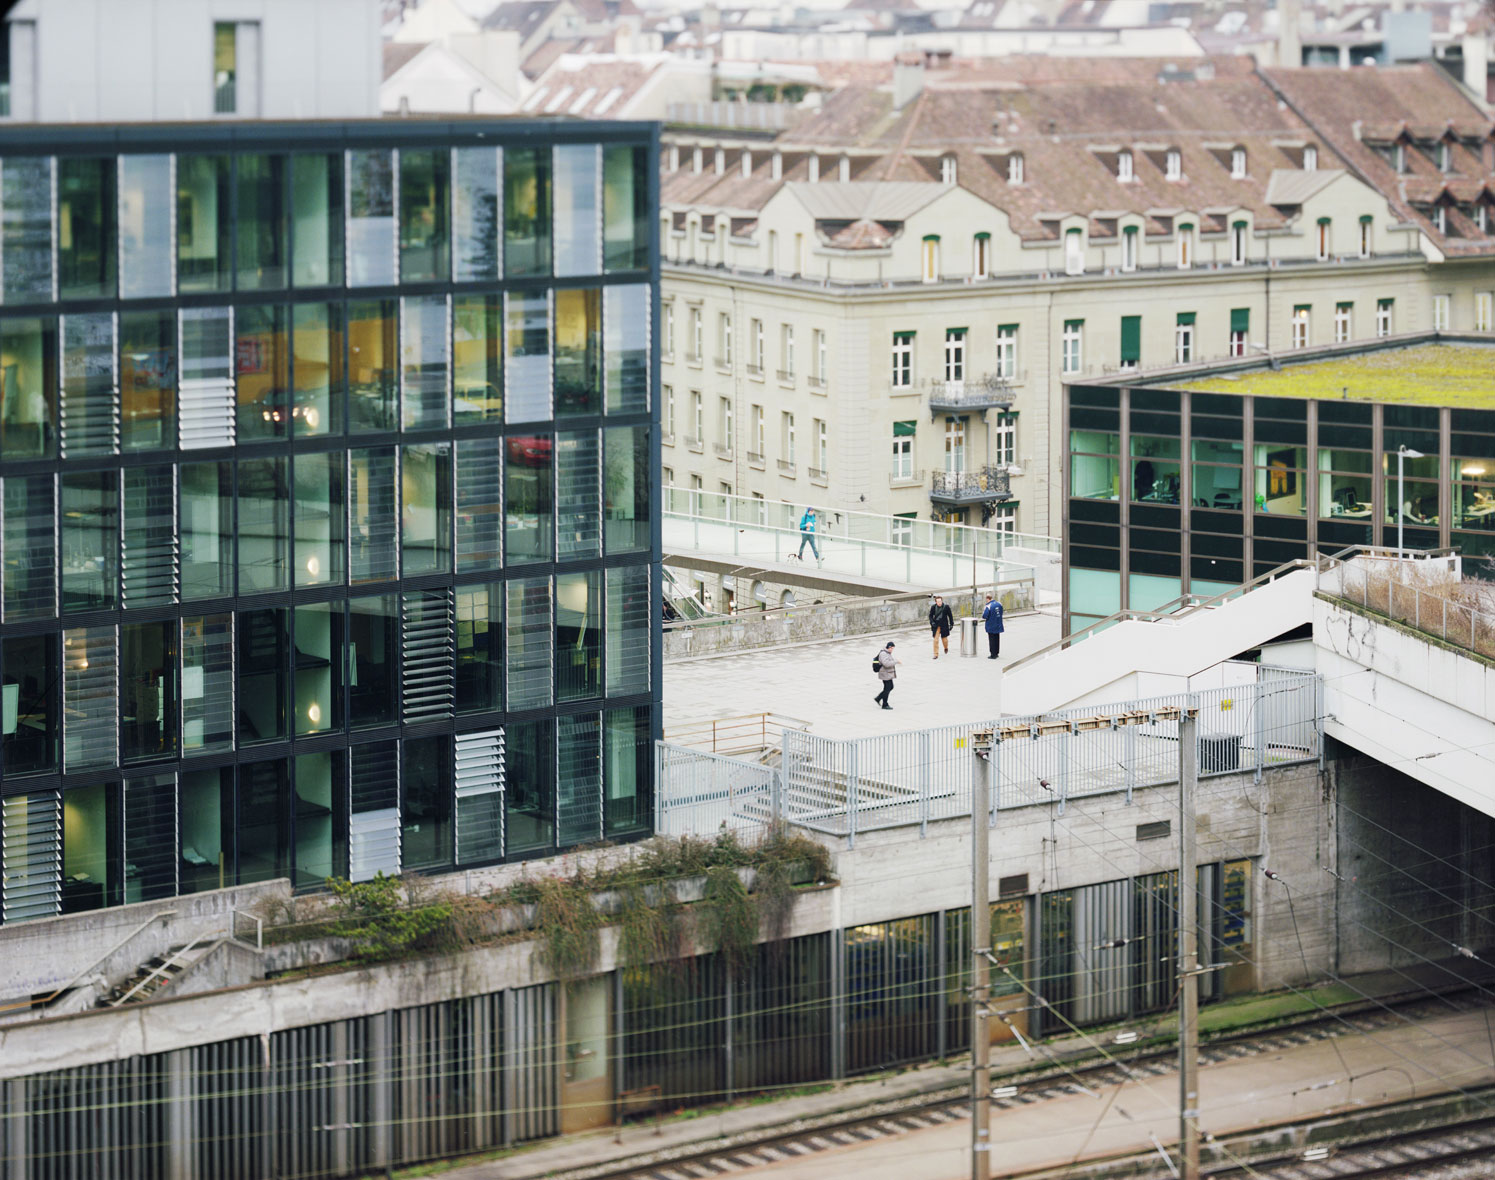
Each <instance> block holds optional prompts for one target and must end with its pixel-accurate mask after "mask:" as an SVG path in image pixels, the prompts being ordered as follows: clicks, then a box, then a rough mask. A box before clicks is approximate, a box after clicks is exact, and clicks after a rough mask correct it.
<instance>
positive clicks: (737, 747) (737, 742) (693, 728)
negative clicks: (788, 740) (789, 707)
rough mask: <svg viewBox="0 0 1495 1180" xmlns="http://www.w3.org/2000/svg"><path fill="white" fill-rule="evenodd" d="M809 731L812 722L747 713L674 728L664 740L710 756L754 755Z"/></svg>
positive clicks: (671, 728)
mask: <svg viewBox="0 0 1495 1180" xmlns="http://www.w3.org/2000/svg"><path fill="white" fill-rule="evenodd" d="M809 728H810V723H809V722H808V721H802V720H801V719H800V718H798V717H789V716H786V715H785V714H783V713H743V714H741V715H739V716H736V717H718V718H715V719H713V720H711V721H696V722H689V721H688V722H685V723H684V724H682V725H672V726H670V727H669V728H667V729H666V730H665V731H664V740H665V741H666V742H669V743H670V744H672V745H676V746H689V747H690V748H691V749H694V750H704V751H706V752H707V753H710V754H752V753H756V752H757V751H759V750H766V749H768V748H769V747H771V746H776V745H778V743H779V739H780V737H781V735H782V734H783V733H784V732H785V731H787V730H791V729H809Z"/></svg>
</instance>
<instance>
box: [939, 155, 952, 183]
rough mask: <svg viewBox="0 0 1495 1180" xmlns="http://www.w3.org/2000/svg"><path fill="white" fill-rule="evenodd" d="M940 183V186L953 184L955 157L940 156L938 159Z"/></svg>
mask: <svg viewBox="0 0 1495 1180" xmlns="http://www.w3.org/2000/svg"><path fill="white" fill-rule="evenodd" d="M940 183H941V184H954V183H955V157H954V156H941V157H940Z"/></svg>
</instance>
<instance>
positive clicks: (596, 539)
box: [555, 430, 602, 561]
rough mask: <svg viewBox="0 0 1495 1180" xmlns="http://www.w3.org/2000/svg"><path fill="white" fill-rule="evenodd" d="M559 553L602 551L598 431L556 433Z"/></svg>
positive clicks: (587, 554)
mask: <svg viewBox="0 0 1495 1180" xmlns="http://www.w3.org/2000/svg"><path fill="white" fill-rule="evenodd" d="M555 441H556V553H557V555H558V556H559V558H560V559H561V560H562V561H565V560H567V559H569V558H573V557H599V556H601V554H602V525H601V517H602V497H601V487H600V484H601V480H600V476H601V470H600V468H601V455H600V450H601V448H600V445H599V439H598V435H597V431H595V430H578V431H574V432H572V431H567V432H565V433H562V434H557V435H556V440H555Z"/></svg>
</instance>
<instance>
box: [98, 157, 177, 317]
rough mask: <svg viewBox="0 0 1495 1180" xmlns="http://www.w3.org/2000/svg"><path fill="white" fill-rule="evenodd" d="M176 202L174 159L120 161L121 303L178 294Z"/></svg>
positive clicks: (148, 158) (123, 158)
mask: <svg viewBox="0 0 1495 1180" xmlns="http://www.w3.org/2000/svg"><path fill="white" fill-rule="evenodd" d="M172 198H173V194H172V191H171V157H170V156H168V155H158V156H133V155H132V156H120V157H119V296H120V298H121V299H148V298H150V297H151V296H156V295H170V294H172V290H171V270H172V266H171V259H172V241H171V209H172ZM105 213H106V216H107V213H108V211H107V210H106V211H105Z"/></svg>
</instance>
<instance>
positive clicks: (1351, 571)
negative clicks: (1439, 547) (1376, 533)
mask: <svg viewBox="0 0 1495 1180" xmlns="http://www.w3.org/2000/svg"><path fill="white" fill-rule="evenodd" d="M1317 585H1318V589H1319V590H1320V591H1321V592H1322V593H1324V594H1329V595H1332V596H1333V597H1335V598H1342V599H1344V600H1345V601H1346V602H1352V603H1358V604H1359V605H1360V606H1362V607H1364V608H1365V609H1366V610H1370V611H1374V612H1376V613H1377V614H1381V615H1386V616H1387V617H1388V618H1391V619H1395V620H1396V621H1397V622H1399V623H1405V624H1406V625H1407V626H1409V627H1412V628H1413V629H1414V630H1417V631H1421V632H1423V633H1424V634H1426V635H1435V636H1437V637H1438V638H1439V639H1441V640H1443V642H1444V643H1449V644H1452V645H1453V646H1455V647H1462V648H1465V649H1467V650H1469V651H1472V652H1476V653H1478V654H1479V655H1482V656H1492V657H1495V592H1492V591H1491V590H1490V589H1489V587H1488V586H1487V584H1485V583H1477V582H1468V581H1466V580H1465V579H1464V578H1463V569H1462V565H1461V562H1460V559H1459V558H1457V557H1447V556H1441V555H1435V556H1433V557H1431V558H1427V559H1423V558H1419V559H1415V560H1405V561H1396V560H1372V559H1371V558H1368V557H1357V558H1354V559H1353V560H1350V561H1334V562H1329V563H1326V565H1325V566H1324V567H1323V568H1321V569H1320V570H1319V573H1318V583H1317Z"/></svg>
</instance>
